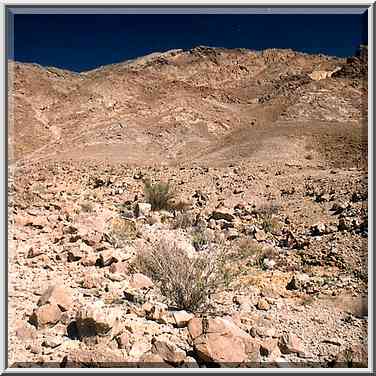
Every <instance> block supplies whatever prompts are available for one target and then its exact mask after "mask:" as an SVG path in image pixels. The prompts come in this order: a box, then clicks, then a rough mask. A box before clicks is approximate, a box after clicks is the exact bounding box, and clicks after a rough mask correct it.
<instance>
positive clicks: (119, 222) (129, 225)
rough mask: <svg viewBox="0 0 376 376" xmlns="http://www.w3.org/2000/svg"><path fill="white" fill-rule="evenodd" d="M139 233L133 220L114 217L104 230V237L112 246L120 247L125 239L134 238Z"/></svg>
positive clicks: (124, 242)
mask: <svg viewBox="0 0 376 376" xmlns="http://www.w3.org/2000/svg"><path fill="white" fill-rule="evenodd" d="M138 235H139V228H138V226H137V223H136V222H135V221H132V220H131V219H126V218H114V219H113V220H112V221H111V223H110V225H109V228H108V231H107V232H105V234H104V236H105V239H106V240H107V241H108V242H109V243H110V244H111V245H112V246H113V247H114V248H121V247H123V246H124V245H125V244H126V243H127V241H129V240H134V239H136V237H137V236H138Z"/></svg>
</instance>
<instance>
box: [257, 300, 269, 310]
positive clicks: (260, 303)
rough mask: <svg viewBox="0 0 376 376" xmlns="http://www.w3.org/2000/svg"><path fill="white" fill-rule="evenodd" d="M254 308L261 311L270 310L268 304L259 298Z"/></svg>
mask: <svg viewBox="0 0 376 376" xmlns="http://www.w3.org/2000/svg"><path fill="white" fill-rule="evenodd" d="M256 307H257V308H258V309H260V310H263V311H268V310H269V308H270V304H269V303H268V302H267V300H266V299H264V298H261V299H259V300H258V302H257V305H256Z"/></svg>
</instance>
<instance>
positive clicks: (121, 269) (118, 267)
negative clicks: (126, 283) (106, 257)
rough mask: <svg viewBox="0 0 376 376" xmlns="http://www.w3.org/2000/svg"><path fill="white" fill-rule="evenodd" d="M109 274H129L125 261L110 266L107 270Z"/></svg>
mask: <svg viewBox="0 0 376 376" xmlns="http://www.w3.org/2000/svg"><path fill="white" fill-rule="evenodd" d="M109 272H110V273H114V274H115V273H119V274H124V275H127V274H128V273H129V267H128V263H127V262H125V261H121V262H115V263H113V264H111V266H110V268H109Z"/></svg>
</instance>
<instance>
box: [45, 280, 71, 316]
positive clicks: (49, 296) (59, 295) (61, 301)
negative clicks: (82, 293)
mask: <svg viewBox="0 0 376 376" xmlns="http://www.w3.org/2000/svg"><path fill="white" fill-rule="evenodd" d="M47 303H54V304H57V305H58V306H59V308H60V309H61V310H62V311H68V310H69V308H70V307H71V306H72V304H73V291H72V290H71V289H70V288H67V287H64V286H58V285H55V286H51V287H49V288H48V289H47V290H46V291H45V292H44V293H43V295H42V296H41V297H40V298H39V300H38V306H42V305H44V304H47Z"/></svg>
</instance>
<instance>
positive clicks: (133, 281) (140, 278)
mask: <svg viewBox="0 0 376 376" xmlns="http://www.w3.org/2000/svg"><path fill="white" fill-rule="evenodd" d="M129 286H130V287H131V288H134V289H147V288H150V287H153V286H154V283H153V281H152V280H151V279H150V278H149V277H147V276H146V275H143V274H141V273H136V274H132V276H131V278H130V281H129Z"/></svg>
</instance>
